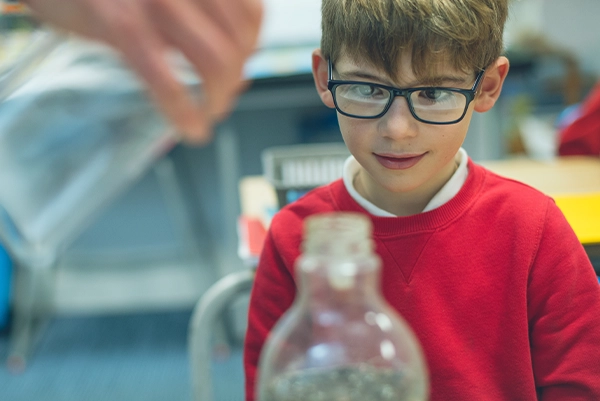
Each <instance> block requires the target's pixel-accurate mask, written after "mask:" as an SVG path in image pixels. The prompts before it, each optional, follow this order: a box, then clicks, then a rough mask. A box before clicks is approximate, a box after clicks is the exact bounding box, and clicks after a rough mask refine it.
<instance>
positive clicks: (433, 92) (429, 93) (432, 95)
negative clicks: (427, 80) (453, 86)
mask: <svg viewBox="0 0 600 401" xmlns="http://www.w3.org/2000/svg"><path fill="white" fill-rule="evenodd" d="M444 94H446V91H444V90H439V89H435V88H428V89H425V90H422V91H421V96H422V97H424V98H426V99H428V100H439V99H440V98H442V97H443V96H444Z"/></svg>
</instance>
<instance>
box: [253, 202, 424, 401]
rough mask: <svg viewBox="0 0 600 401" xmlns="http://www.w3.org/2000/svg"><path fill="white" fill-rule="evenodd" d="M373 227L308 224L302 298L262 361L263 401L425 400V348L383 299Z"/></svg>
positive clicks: (321, 220)
mask: <svg viewBox="0 0 600 401" xmlns="http://www.w3.org/2000/svg"><path fill="white" fill-rule="evenodd" d="M370 234H371V225H370V221H369V220H368V218H367V217H365V216H363V215H359V214H349V213H328V214H322V215H315V216H311V217H309V218H308V219H307V220H306V222H305V239H304V243H303V254H302V256H301V257H300V258H299V259H298V261H297V265H296V271H297V277H298V292H297V296H296V299H295V301H294V303H293V305H292V307H291V308H290V309H289V310H288V311H287V312H286V313H285V314H284V315H283V316H282V318H281V319H280V320H279V321H278V322H277V324H276V325H275V327H274V328H273V331H272V332H271V335H270V336H269V338H268V339H267V341H266V343H265V346H264V348H263V352H262V354H261V358H260V365H259V381H258V391H257V395H258V400H259V401H321V400H322V401H354V400H356V401H387V400H394V401H408V400H410V401H423V400H427V398H428V389H429V380H428V374H427V370H426V366H425V362H424V357H423V354H422V351H421V348H420V345H419V343H418V341H417V339H416V337H415V335H414V334H413V333H412V331H411V329H410V328H409V326H408V325H407V323H406V322H405V321H404V320H403V319H402V318H401V317H400V316H399V315H398V313H397V312H395V310H393V309H392V308H391V307H390V306H389V305H388V304H387V303H386V301H385V300H384V298H383V296H382V295H381V292H380V283H379V279H380V276H379V270H380V259H379V257H378V256H377V255H375V254H374V252H373V242H372V240H371V239H370Z"/></svg>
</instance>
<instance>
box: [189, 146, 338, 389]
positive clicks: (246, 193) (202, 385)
mask: <svg viewBox="0 0 600 401" xmlns="http://www.w3.org/2000/svg"><path fill="white" fill-rule="evenodd" d="M348 155H349V152H348V150H347V149H346V147H345V145H344V144H343V143H327V144H309V145H292V146H283V147H272V148H268V149H265V150H264V151H263V153H262V161H263V170H264V173H265V174H264V176H258V177H256V176H252V177H245V178H243V179H242V180H241V182H240V202H241V205H242V207H241V209H242V216H241V217H240V221H239V224H238V232H239V234H240V236H239V241H240V247H239V256H240V257H241V258H242V259H243V261H244V262H245V264H246V265H247V266H248V267H249V268H248V269H246V270H241V271H238V272H234V273H229V274H227V275H226V276H224V277H223V278H221V279H220V280H218V281H217V282H216V283H215V284H213V285H212V286H211V287H210V288H209V289H208V291H206V293H205V294H204V295H203V296H202V297H201V298H200V299H199V301H198V303H197V304H196V307H195V308H194V311H193V313H192V317H191V320H190V326H189V331H188V347H189V355H190V368H191V375H192V377H191V381H192V386H193V393H194V399H195V400H196V401H214V400H215V399H214V392H213V386H212V380H211V359H212V357H211V356H212V352H211V351H212V332H213V330H214V329H215V327H216V326H217V325H218V324H219V321H220V319H222V315H223V313H224V312H225V310H226V309H227V308H228V307H229V306H230V305H231V304H232V302H233V301H234V300H236V299H237V298H238V297H239V296H241V295H242V294H244V293H246V292H248V291H249V290H250V289H251V287H252V283H253V281H254V276H255V267H256V264H257V263H258V256H259V255H260V250H261V247H262V241H263V240H264V234H265V233H266V229H267V228H268V224H269V222H270V217H272V215H273V213H274V212H275V211H276V210H277V209H279V208H280V207H282V206H284V205H286V204H288V203H290V202H293V201H294V200H295V199H297V198H298V197H300V196H302V195H303V194H304V193H305V192H306V191H308V190H310V189H312V188H315V187H317V186H319V185H323V184H327V183H329V182H331V181H333V180H334V179H337V178H339V177H341V175H342V168H343V164H344V161H345V160H346V158H347V157H348ZM257 225H259V226H260V225H262V226H263V227H262V229H258V230H257V229H256V226H257ZM255 244H260V246H258V247H257V246H255Z"/></svg>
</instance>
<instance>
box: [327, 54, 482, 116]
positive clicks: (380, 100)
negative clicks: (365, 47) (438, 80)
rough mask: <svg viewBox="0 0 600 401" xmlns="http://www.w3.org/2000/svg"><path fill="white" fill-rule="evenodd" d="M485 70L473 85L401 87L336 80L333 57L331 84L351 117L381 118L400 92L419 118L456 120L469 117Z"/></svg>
mask: <svg viewBox="0 0 600 401" xmlns="http://www.w3.org/2000/svg"><path fill="white" fill-rule="evenodd" d="M484 72H485V69H483V70H481V71H479V73H478V74H477V77H476V78H475V83H474V84H473V87H472V88H471V89H458V88H444V87H437V86H425V87H419V88H405V89H399V88H394V87H392V86H386V85H380V84H376V83H369V82H361V81H341V80H335V79H333V64H332V63H331V60H329V77H328V81H327V88H328V89H329V91H330V92H331V94H332V96H333V102H334V104H335V108H336V109H337V111H339V112H340V113H341V114H343V115H345V116H348V117H354V118H367V119H368V118H379V117H381V116H383V115H384V114H385V113H386V112H387V111H388V110H389V108H390V106H391V105H392V102H393V101H394V98H396V96H402V97H403V98H405V99H406V102H407V103H408V108H409V109H410V113H411V114H412V115H413V117H414V118H415V119H417V120H418V121H421V122H423V123H427V124H437V125H445V124H455V123H457V122H459V121H460V120H462V119H463V118H464V117H465V114H466V113H467V108H468V107H469V104H470V103H471V102H472V101H473V99H475V93H476V92H477V87H478V86H479V83H480V82H481V79H482V77H483V74H484Z"/></svg>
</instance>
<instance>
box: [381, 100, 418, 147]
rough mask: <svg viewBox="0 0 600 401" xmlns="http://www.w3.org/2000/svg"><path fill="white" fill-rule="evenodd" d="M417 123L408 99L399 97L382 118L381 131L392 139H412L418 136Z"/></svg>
mask: <svg viewBox="0 0 600 401" xmlns="http://www.w3.org/2000/svg"><path fill="white" fill-rule="evenodd" d="M416 122H417V120H415V118H414V117H413V115H412V114H411V112H410V109H409V107H408V103H407V101H406V99H405V98H403V97H400V96H398V97H396V98H395V99H394V101H393V102H392V104H391V105H390V108H389V110H388V111H387V113H385V114H384V115H383V116H382V117H381V119H380V124H381V127H380V129H381V132H382V134H383V135H384V136H385V137H388V138H390V139H402V138H410V137H414V136H416V132H417V130H416V129H415V128H416V127H415V125H416V124H415V123H416Z"/></svg>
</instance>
